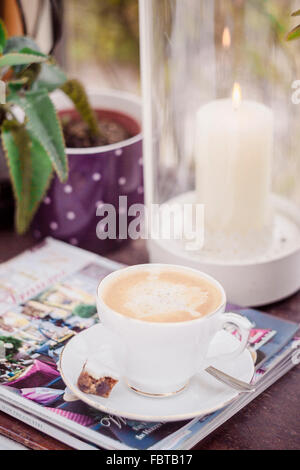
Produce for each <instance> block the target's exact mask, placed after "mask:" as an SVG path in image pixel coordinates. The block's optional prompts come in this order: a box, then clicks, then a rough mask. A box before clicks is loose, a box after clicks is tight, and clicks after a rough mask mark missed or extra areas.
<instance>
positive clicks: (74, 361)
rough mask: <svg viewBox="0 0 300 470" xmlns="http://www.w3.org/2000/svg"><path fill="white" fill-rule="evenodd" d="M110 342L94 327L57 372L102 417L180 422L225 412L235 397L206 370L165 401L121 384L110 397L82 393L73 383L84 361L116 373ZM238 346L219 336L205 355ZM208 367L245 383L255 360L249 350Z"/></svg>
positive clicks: (71, 345) (67, 351)
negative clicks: (100, 412) (103, 415)
mask: <svg viewBox="0 0 300 470" xmlns="http://www.w3.org/2000/svg"><path fill="white" fill-rule="evenodd" d="M109 337H110V335H109V332H108V331H107V330H106V329H105V328H104V326H103V325H101V324H97V325H95V326H93V327H91V328H89V329H88V330H85V331H83V332H82V333H80V334H78V335H77V336H75V337H74V338H72V339H71V340H70V341H69V342H68V344H67V345H66V346H65V348H64V350H63V351H62V354H61V358H60V372H61V375H62V378H63V380H64V382H65V384H66V385H67V387H68V388H69V389H70V390H71V391H72V392H73V393H74V395H76V396H77V397H78V398H79V399H80V400H82V401H84V402H85V403H87V404H88V405H90V406H91V407H93V408H96V409H98V410H100V411H102V412H104V413H108V414H112V415H117V416H121V417H124V418H128V419H132V420H137V421H150V422H170V421H181V420H187V419H192V418H195V417H197V416H203V415H206V414H209V413H212V412H214V411H216V410H218V409H220V408H223V407H224V406H226V405H227V404H229V403H230V402H231V401H232V400H233V399H234V398H235V397H236V396H237V395H238V392H236V391H235V390H233V389H231V388H230V387H228V386H227V385H224V384H222V383H220V382H218V381H217V380H216V379H214V378H213V377H211V376H210V375H209V374H208V373H207V372H205V371H203V372H200V373H198V374H197V375H196V376H194V377H193V378H192V379H191V381H190V383H189V385H188V386H187V387H186V389H185V390H184V391H182V392H181V393H180V394H178V395H174V396H172V397H168V398H161V399H159V398H150V397H145V396H141V395H139V394H137V393H135V392H134V391H132V390H131V389H130V388H129V387H128V386H127V385H126V383H125V382H124V381H123V380H122V379H121V380H120V381H119V382H118V383H117V385H116V386H115V387H114V388H113V390H112V392H111V394H110V396H109V398H103V397H98V396H94V395H89V394H86V393H83V392H82V391H80V390H79V388H78V386H77V380H78V377H79V375H80V373H81V371H82V369H83V367H84V365H85V363H86V362H87V360H89V359H90V358H93V360H94V358H97V363H98V364H99V367H100V368H101V369H103V368H106V370H107V368H108V367H111V368H112V370H113V369H114V366H113V360H112V358H111V357H110V348H109ZM237 341H238V340H237V339H236V338H235V337H233V336H232V335H231V334H229V333H227V332H225V331H220V332H219V333H218V334H217V335H216V336H215V338H214V339H213V341H212V344H211V347H210V351H209V355H211V356H215V355H218V354H220V353H222V352H224V353H225V352H230V351H233V350H234V349H236V347H237ZM101 361H102V364H101ZM103 364H105V365H103ZM212 365H213V366H214V367H216V368H218V369H220V370H222V371H224V372H225V373H227V374H229V375H232V376H233V377H235V378H237V379H240V380H243V381H245V382H248V383H250V381H251V379H252V377H253V374H254V364H253V360H252V357H251V354H250V352H249V351H248V350H247V349H246V350H245V351H244V352H243V353H242V354H241V355H240V356H239V357H238V358H236V359H235V360H234V361H232V362H230V363H229V362H226V361H225V360H222V359H221V358H220V359H218V360H215V361H214V362H213V363H212Z"/></svg>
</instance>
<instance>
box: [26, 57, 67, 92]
mask: <svg viewBox="0 0 300 470" xmlns="http://www.w3.org/2000/svg"><path fill="white" fill-rule="evenodd" d="M66 81H67V76H66V74H65V73H64V72H63V71H62V69H61V68H60V67H59V66H58V65H56V64H51V63H47V64H42V67H41V72H40V74H39V76H38V79H37V81H36V82H35V83H34V88H35V89H38V88H44V89H46V90H47V91H48V93H50V92H52V91H54V90H56V89H57V88H60V87H61V86H63V84H64V83H65V82H66Z"/></svg>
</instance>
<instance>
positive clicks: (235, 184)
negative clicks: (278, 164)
mask: <svg viewBox="0 0 300 470" xmlns="http://www.w3.org/2000/svg"><path fill="white" fill-rule="evenodd" d="M273 128H274V125H273V113H272V111H271V109H269V108H267V107H266V106H264V105H263V104H260V103H257V102H254V101H244V100H242V98H241V90H240V87H239V85H238V84H236V85H235V87H234V91H233V97H232V99H224V100H216V101H213V102H211V103H209V104H207V105H205V106H203V107H202V108H201V109H200V110H199V112H198V114H197V126H196V147H195V158H196V180H197V181H196V191H197V202H198V203H201V204H204V205H205V229H206V231H208V232H211V233H213V232H218V233H221V232H222V233H223V234H224V235H232V236H235V235H241V236H243V235H245V234H249V232H251V233H253V232H255V231H257V230H261V229H263V228H264V227H265V226H267V225H268V223H269V220H270V201H269V198H270V190H271V167H272V154H273Z"/></svg>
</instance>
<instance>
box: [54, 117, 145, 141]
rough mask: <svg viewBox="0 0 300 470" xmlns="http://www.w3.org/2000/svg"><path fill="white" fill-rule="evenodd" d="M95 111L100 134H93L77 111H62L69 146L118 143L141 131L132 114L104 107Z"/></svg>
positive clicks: (64, 130)
mask: <svg viewBox="0 0 300 470" xmlns="http://www.w3.org/2000/svg"><path fill="white" fill-rule="evenodd" d="M95 111H96V114H97V117H98V122H99V130H100V135H99V136H94V135H91V133H90V132H89V129H88V126H87V124H86V123H85V122H84V121H82V119H81V118H80V116H79V114H78V113H77V112H76V111H73V110H67V111H62V112H60V118H61V122H62V127H63V132H64V137H65V142H66V147H67V148H88V147H100V146H105V145H112V144H117V143H119V142H122V141H124V140H127V139H130V138H131V137H134V136H135V135H137V134H138V133H139V132H140V131H141V129H140V126H139V124H138V123H137V122H136V121H135V120H134V119H132V118H131V117H130V116H127V115H125V114H123V113H120V112H116V111H109V110H103V109H97V110H95Z"/></svg>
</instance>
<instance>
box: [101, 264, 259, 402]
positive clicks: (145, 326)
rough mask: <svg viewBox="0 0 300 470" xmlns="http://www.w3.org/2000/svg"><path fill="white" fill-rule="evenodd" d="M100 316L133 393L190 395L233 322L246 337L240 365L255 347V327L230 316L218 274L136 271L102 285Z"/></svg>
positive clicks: (155, 267)
mask: <svg viewBox="0 0 300 470" xmlns="http://www.w3.org/2000/svg"><path fill="white" fill-rule="evenodd" d="M97 304H98V313H99V317H100V320H101V322H102V323H103V325H104V328H106V329H107V331H108V333H109V335H110V343H111V353H112V356H113V358H114V362H115V366H116V369H117V371H118V373H119V375H120V377H122V379H123V381H124V383H126V384H127V385H128V386H129V387H130V388H131V389H132V390H134V391H135V392H137V393H141V394H143V395H145V396H151V397H168V396H172V395H173V394H176V393H178V392H180V391H183V390H184V389H185V388H186V387H187V386H188V384H189V381H190V379H191V378H192V377H193V376H194V375H195V374H197V372H200V371H201V370H203V369H205V368H206V367H207V366H208V365H210V363H211V362H210V361H211V360H215V359H217V358H210V357H209V347H210V344H211V342H212V339H213V338H214V336H215V335H216V334H217V333H218V331H220V330H222V328H223V327H224V325H225V324H226V323H228V322H230V323H232V324H234V325H235V326H236V328H237V330H238V331H239V333H240V337H241V342H240V343H238V342H237V348H236V350H235V351H233V352H230V353H228V352H225V351H224V353H223V354H220V355H221V356H222V358H224V357H226V358H228V360H232V359H234V358H235V357H236V356H238V355H239V354H241V353H242V352H243V350H244V349H245V347H246V345H247V340H248V336H249V332H250V329H251V324H250V322H249V321H248V320H246V319H245V318H243V317H241V316H240V315H237V314H235V313H224V311H225V305H226V295H225V292H224V289H223V287H222V286H221V285H220V284H219V283H218V282H217V281H216V280H215V279H213V278H212V277H211V276H208V275H206V274H204V273H201V272H200V271H197V270H195V269H191V268H186V267H183V266H173V265H164V264H147V265H139V266H131V267H128V268H124V269H121V270H119V271H115V272H113V273H111V274H109V275H108V276H107V277H106V278H105V279H103V280H102V281H101V283H100V285H99V287H98V295H97Z"/></svg>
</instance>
